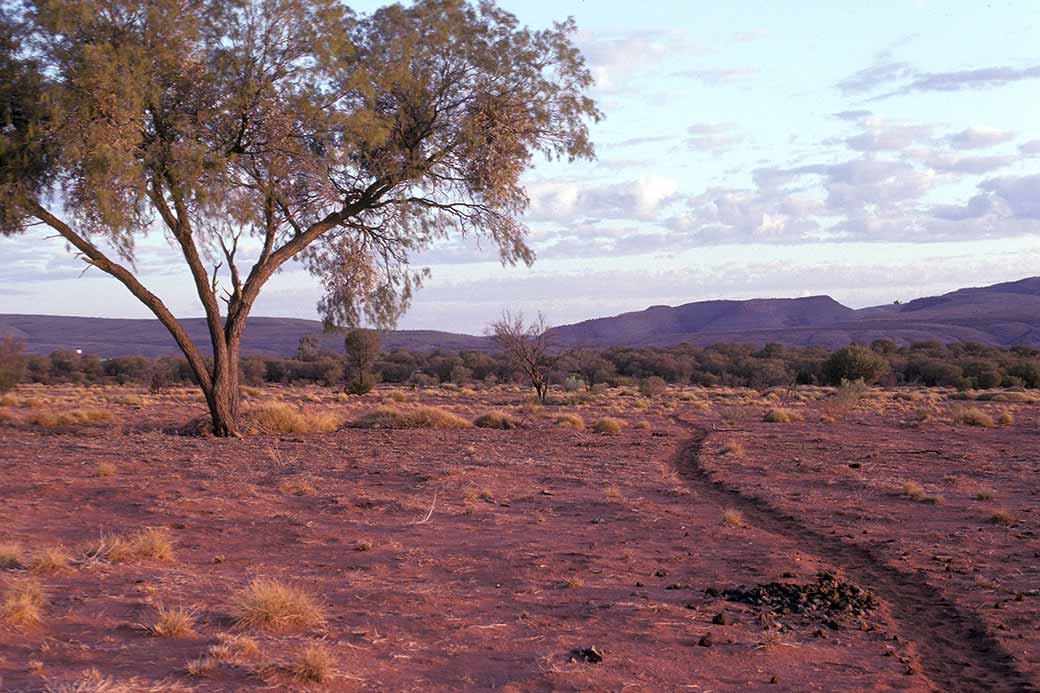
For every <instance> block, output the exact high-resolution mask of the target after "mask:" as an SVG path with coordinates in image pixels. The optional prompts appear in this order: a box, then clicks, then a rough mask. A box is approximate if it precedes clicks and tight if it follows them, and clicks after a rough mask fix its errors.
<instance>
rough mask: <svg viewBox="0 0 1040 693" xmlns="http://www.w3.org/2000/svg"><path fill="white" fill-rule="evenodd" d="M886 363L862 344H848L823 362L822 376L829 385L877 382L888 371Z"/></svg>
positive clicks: (881, 357)
mask: <svg viewBox="0 0 1040 693" xmlns="http://www.w3.org/2000/svg"><path fill="white" fill-rule="evenodd" d="M888 367H889V366H888V361H886V360H885V358H884V357H883V356H881V355H879V354H876V353H874V352H873V351H871V350H870V349H868V348H867V347H865V346H863V345H862V344H849V345H848V346H846V347H842V348H841V349H838V350H837V351H835V352H834V353H833V354H831V355H830V356H829V357H828V358H827V360H826V361H824V362H823V375H824V377H825V378H826V379H827V382H829V383H830V384H831V385H840V384H841V382H842V381H847V382H854V381H856V380H862V381H863V382H865V383H867V384H871V383H875V382H877V379H878V378H880V377H881V376H882V375H884V374H885V373H886V372H887V371H888Z"/></svg>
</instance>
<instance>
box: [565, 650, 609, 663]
mask: <svg viewBox="0 0 1040 693" xmlns="http://www.w3.org/2000/svg"><path fill="white" fill-rule="evenodd" d="M570 661H572V662H588V663H589V664H599V663H600V662H602V661H603V651H602V650H600V649H599V648H597V647H596V646H592V647H576V648H574V649H573V650H571V656H570Z"/></svg>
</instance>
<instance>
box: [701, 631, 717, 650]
mask: <svg viewBox="0 0 1040 693" xmlns="http://www.w3.org/2000/svg"><path fill="white" fill-rule="evenodd" d="M697 644H698V645H699V646H701V647H711V646H712V645H714V644H715V642H714V641H713V640H712V639H711V633H708V634H707V635H702V636H701V639H700V640H698V641H697Z"/></svg>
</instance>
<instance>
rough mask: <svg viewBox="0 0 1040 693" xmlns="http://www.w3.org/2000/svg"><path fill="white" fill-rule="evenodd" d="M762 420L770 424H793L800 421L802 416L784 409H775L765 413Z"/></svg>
mask: <svg viewBox="0 0 1040 693" xmlns="http://www.w3.org/2000/svg"><path fill="white" fill-rule="evenodd" d="M762 420H763V421H766V422H768V423H791V422H794V421H800V420H801V416H799V415H798V414H797V413H796V412H793V411H791V410H790V409H786V408H784V407H773V408H772V409H769V410H768V411H767V412H766V413H765V416H763V417H762Z"/></svg>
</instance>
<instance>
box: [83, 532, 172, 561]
mask: <svg viewBox="0 0 1040 693" xmlns="http://www.w3.org/2000/svg"><path fill="white" fill-rule="evenodd" d="M86 553H87V557H88V558H100V559H104V560H107V561H111V562H112V563H128V562H130V561H135V560H148V559H151V560H156V561H164V562H169V561H172V560H173V541H172V540H171V539H170V533H169V531H168V530H166V529H165V528H162V527H148V528H146V529H142V530H139V531H137V532H134V533H133V534H130V535H128V536H125V537H118V536H117V537H111V536H110V537H103V538H102V539H101V540H100V541H99V542H98V543H97V544H95V545H94V546H92V547H90V548H89V549H88V550H87V552H86Z"/></svg>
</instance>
